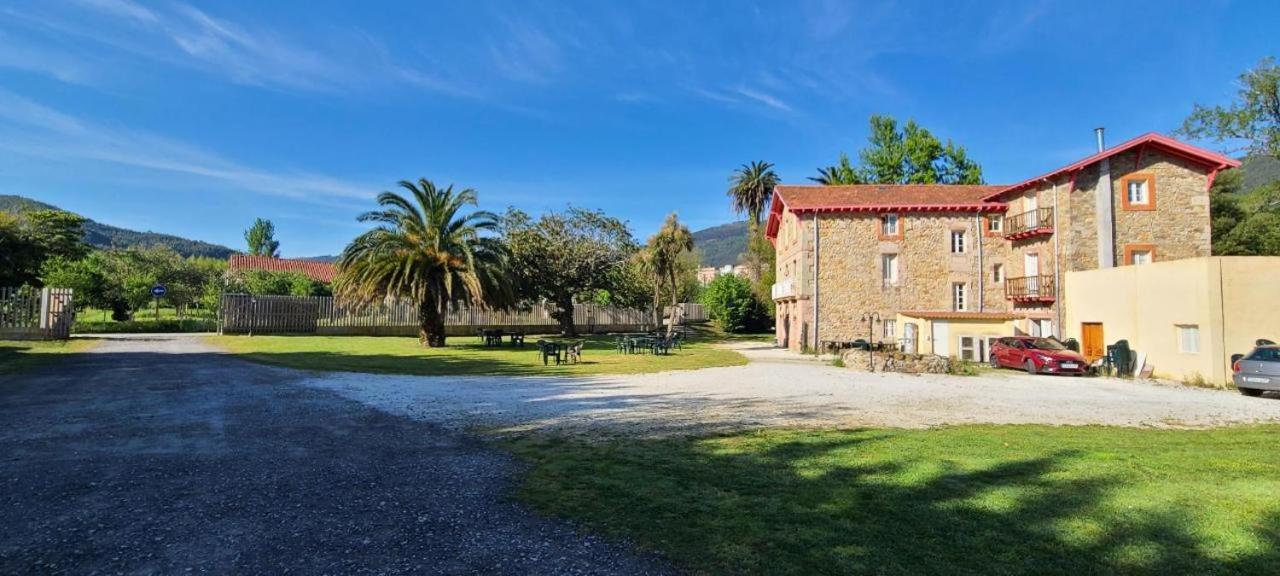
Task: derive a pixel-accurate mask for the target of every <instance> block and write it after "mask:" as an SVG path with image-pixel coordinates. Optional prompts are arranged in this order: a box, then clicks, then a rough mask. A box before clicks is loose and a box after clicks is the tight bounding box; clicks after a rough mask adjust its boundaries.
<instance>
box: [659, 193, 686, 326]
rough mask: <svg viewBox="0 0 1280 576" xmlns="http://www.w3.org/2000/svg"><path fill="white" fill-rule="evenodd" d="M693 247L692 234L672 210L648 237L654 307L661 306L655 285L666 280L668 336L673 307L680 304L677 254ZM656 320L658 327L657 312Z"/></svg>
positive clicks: (679, 264) (673, 324)
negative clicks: (668, 310)
mask: <svg viewBox="0 0 1280 576" xmlns="http://www.w3.org/2000/svg"><path fill="white" fill-rule="evenodd" d="M692 250H693V234H692V233H691V232H689V228H687V227H686V226H685V225H684V224H681V223H680V220H679V219H678V218H677V217H676V214H675V213H674V212H672V213H671V214H669V215H668V216H667V221H666V222H664V223H663V224H662V228H661V229H659V230H658V232H657V233H656V234H654V235H653V236H652V237H650V238H649V246H648V252H649V255H648V262H649V266H650V267H651V268H652V270H653V273H654V291H653V295H654V302H653V307H654V310H661V309H662V303H661V302H659V301H658V289H657V286H659V285H661V284H662V283H664V282H665V283H666V284H667V288H668V289H669V290H670V292H671V323H670V324H668V325H667V336H668V337H669V336H671V333H672V332H673V331H674V330H675V328H676V322H675V320H676V318H675V310H676V306H677V305H678V304H680V266H681V261H680V256H681V255H683V254H684V253H686V252H690V251H692ZM657 320H658V322H659V324H658V325H659V326H661V324H660V322H661V320H662V317H661V315H660V313H659V314H658V315H657Z"/></svg>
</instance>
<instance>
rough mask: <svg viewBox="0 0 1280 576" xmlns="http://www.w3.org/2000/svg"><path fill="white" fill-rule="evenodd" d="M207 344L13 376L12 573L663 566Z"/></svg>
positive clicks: (3, 475) (145, 345)
mask: <svg viewBox="0 0 1280 576" xmlns="http://www.w3.org/2000/svg"><path fill="white" fill-rule="evenodd" d="M304 377H305V375H304V374H302V373H299V372H295V371H290V370H282V369H275V368H269V367H265V366H259V365H255V364H250V363H247V362H242V361H239V360H236V359H234V358H231V357H228V356H226V355H223V354H220V353H217V352H216V351H214V350H210V349H208V348H206V347H204V346H203V345H202V344H201V342H200V340H199V339H198V338H195V337H190V336H159V337H143V336H132V337H119V338H110V339H106V340H104V342H103V343H102V344H101V345H100V346H98V347H97V348H95V349H94V351H93V353H91V354H87V355H83V356H78V357H74V358H72V359H70V360H65V361H61V363H60V364H59V365H56V366H53V367H50V368H47V369H44V370H41V371H40V372H35V373H27V374H25V375H21V376H4V377H0V479H3V488H4V489H3V496H0V518H3V519H4V522H3V526H4V529H3V531H0V573H4V574H37V573H39V574H59V573H72V574H89V573H117V572H119V573H148V574H150V573H163V574H174V573H183V572H184V571H192V572H195V573H213V574H232V573H253V574H264V573H265V574H282V573H285V572H287V571H289V572H302V573H317V574H318V573H329V574H350V573H376V574H390V573H447V574H472V573H483V574H521V575H523V574H579V573H581V574H600V573H612V574H650V573H664V572H666V571H667V568H666V567H665V566H664V565H663V564H661V563H660V562H658V561H656V560H654V559H652V558H647V557H642V556H637V555H635V554H634V553H632V552H631V551H630V550H629V549H628V548H627V547H625V546H621V545H619V544H617V543H613V542H606V541H603V540H601V539H598V538H595V537H591V536H583V535H580V534H577V533H576V532H575V531H574V530H573V529H572V527H571V526H569V525H566V524H564V523H560V522H556V521H552V520H547V519H543V518H539V517H536V516H535V515H533V514H531V513H530V512H529V511H528V510H526V509H524V508H523V507H522V506H520V505H518V504H516V503H515V502H513V501H511V499H510V489H511V484H510V483H511V478H512V476H513V474H515V473H517V472H518V465H517V464H516V463H515V462H513V461H512V460H511V459H509V458H508V457H506V456H504V455H502V454H501V453H498V452H495V451H494V450H492V449H490V448H488V447H486V446H484V445H482V444H480V443H478V442H476V441H475V440H472V439H468V438H467V437H465V436H463V435H462V434H459V433H458V432H456V431H451V430H448V429H445V428H442V427H439V426H436V425H434V424H431V423H427V422H422V421H417V420H411V419H407V418H402V417H399V416H395V415H392V414H388V413H387V412H385V411H381V410H376V409H374V408H373V407H370V406H368V405H365V404H361V403H357V402H353V401H351V400H348V399H344V398H342V397H340V396H337V395H334V394H332V393H329V392H326V391H324V390H320V389H316V388H314V387H306V386H298V385H297V384H298V383H299V382H300V381H301V380H302V379H303V378H304Z"/></svg>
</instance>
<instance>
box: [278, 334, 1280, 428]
mask: <svg viewBox="0 0 1280 576" xmlns="http://www.w3.org/2000/svg"><path fill="white" fill-rule="evenodd" d="M738 347H739V349H740V351H742V352H743V353H744V354H746V355H747V356H748V357H749V358H751V360H752V362H751V363H750V364H749V365H746V366H738V367H730V368H711V369H706V370H696V371H683V372H665V373H658V374H645V375H633V376H602V377H590V378H553V377H547V378H538V377H438V378H435V377H414V376H373V375H366V374H347V373H332V374H323V375H315V376H313V377H311V378H308V379H306V380H304V381H303V384H305V385H307V386H312V387H316V388H321V389H324V390H331V391H335V392H337V393H339V394H341V395H343V396H346V397H348V398H352V399H355V400H358V401H360V402H362V403H365V404H368V405H371V406H376V407H378V408H379V409H382V410H387V411H389V412H391V413H394V414H400V415H405V416H409V417H412V418H415V419H419V420H425V421H429V422H434V423H439V424H442V425H445V426H448V427H453V428H466V427H482V428H495V429H499V430H591V431H609V430H612V431H617V432H623V433H630V434H642V435H662V434H682V433H704V432H711V431H722V430H732V429H742V428H751V427H763V426H837V427H859V426H871V427H877V426H890V427H926V426H936V425H943V424H979V423H981V424H1061V425H1073V424H1100V425H1116V426H1135V427H1208V426H1218V425H1225V424H1245V423H1261V422H1280V400H1278V399H1276V398H1274V397H1271V398H1246V397H1243V396H1241V395H1239V394H1237V393H1235V392H1232V391H1223V390H1207V389H1199V388H1189V387H1184V386H1181V385H1172V384H1160V383H1155V382H1143V381H1132V380H1119V379H1111V378H1070V377H1053V376H1030V375H1027V374H1023V373H1020V372H1017V371H1001V372H994V373H991V374H987V375H981V376H969V377H962V376H942V375H919V376H916V375H905V374H867V373H863V372H858V371H854V370H850V369H847V368H836V367H832V366H829V365H825V364H823V363H821V362H818V361H817V360H815V359H812V358H808V357H802V356H797V355H794V354H791V353H788V352H784V351H780V350H775V349H771V348H767V347H765V346H762V345H758V344H757V345H739V346H738Z"/></svg>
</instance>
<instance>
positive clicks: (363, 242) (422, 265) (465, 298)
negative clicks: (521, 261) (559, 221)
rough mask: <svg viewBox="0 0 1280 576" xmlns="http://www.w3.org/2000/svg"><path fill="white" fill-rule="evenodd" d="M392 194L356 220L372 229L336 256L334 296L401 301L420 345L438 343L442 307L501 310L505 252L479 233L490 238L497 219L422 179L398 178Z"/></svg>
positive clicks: (472, 198)
mask: <svg viewBox="0 0 1280 576" xmlns="http://www.w3.org/2000/svg"><path fill="white" fill-rule="evenodd" d="M400 187H401V188H404V190H405V191H407V192H408V194H406V195H403V196H402V195H400V194H397V193H395V192H383V193H382V194H379V195H378V205H379V206H381V207H382V209H381V210H375V211H371V212H366V213H364V214H361V215H360V221H361V222H374V223H376V224H377V227H375V228H374V229H372V230H369V231H368V232H365V233H363V234H361V235H359V236H357V237H356V239H355V240H352V241H351V244H349V245H347V247H346V249H345V250H343V251H342V255H341V256H340V257H339V258H338V270H339V275H338V278H337V280H335V282H334V292H335V294H336V295H338V296H339V297H341V298H343V299H347V300H350V301H355V302H363V303H372V302H378V301H381V300H383V299H386V298H408V299H410V301H412V302H413V303H414V304H415V305H416V306H417V308H418V327H419V330H418V338H419V340H421V342H422V343H423V344H424V345H426V346H431V347H440V346H444V344H445V334H444V318H445V315H446V314H447V313H448V310H449V306H450V305H454V304H457V303H461V302H466V303H468V304H471V305H486V304H487V305H505V304H507V303H509V302H510V298H511V290H510V286H511V283H510V282H506V281H505V274H506V270H505V265H506V262H507V250H506V247H505V246H504V245H503V244H502V242H501V241H500V240H499V239H498V238H496V237H494V236H490V235H486V234H485V233H486V232H496V230H497V229H498V216H497V215H495V214H493V213H491V212H486V211H483V210H473V211H471V212H468V213H465V214H464V213H463V209H464V208H465V207H467V206H475V205H476V192H475V190H472V189H470V188H467V189H464V190H462V191H459V192H454V190H453V186H449V187H447V188H443V189H441V188H436V186H435V184H432V183H431V181H430V180H427V179H426V178H422V179H419V180H418V182H417V184H414V183H413V182H409V181H407V180H402V181H401V182H400Z"/></svg>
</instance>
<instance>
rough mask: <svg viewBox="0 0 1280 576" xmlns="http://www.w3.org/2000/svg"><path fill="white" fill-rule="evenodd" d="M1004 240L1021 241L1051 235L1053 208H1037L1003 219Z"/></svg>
mask: <svg viewBox="0 0 1280 576" xmlns="http://www.w3.org/2000/svg"><path fill="white" fill-rule="evenodd" d="M1003 234H1004V239H1005V240H1021V239H1023V238H1031V237H1032V236H1041V235H1045V234H1053V208H1037V209H1035V210H1031V211H1028V212H1023V213H1021V214H1014V215H1012V216H1005V217H1004V232H1003Z"/></svg>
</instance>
